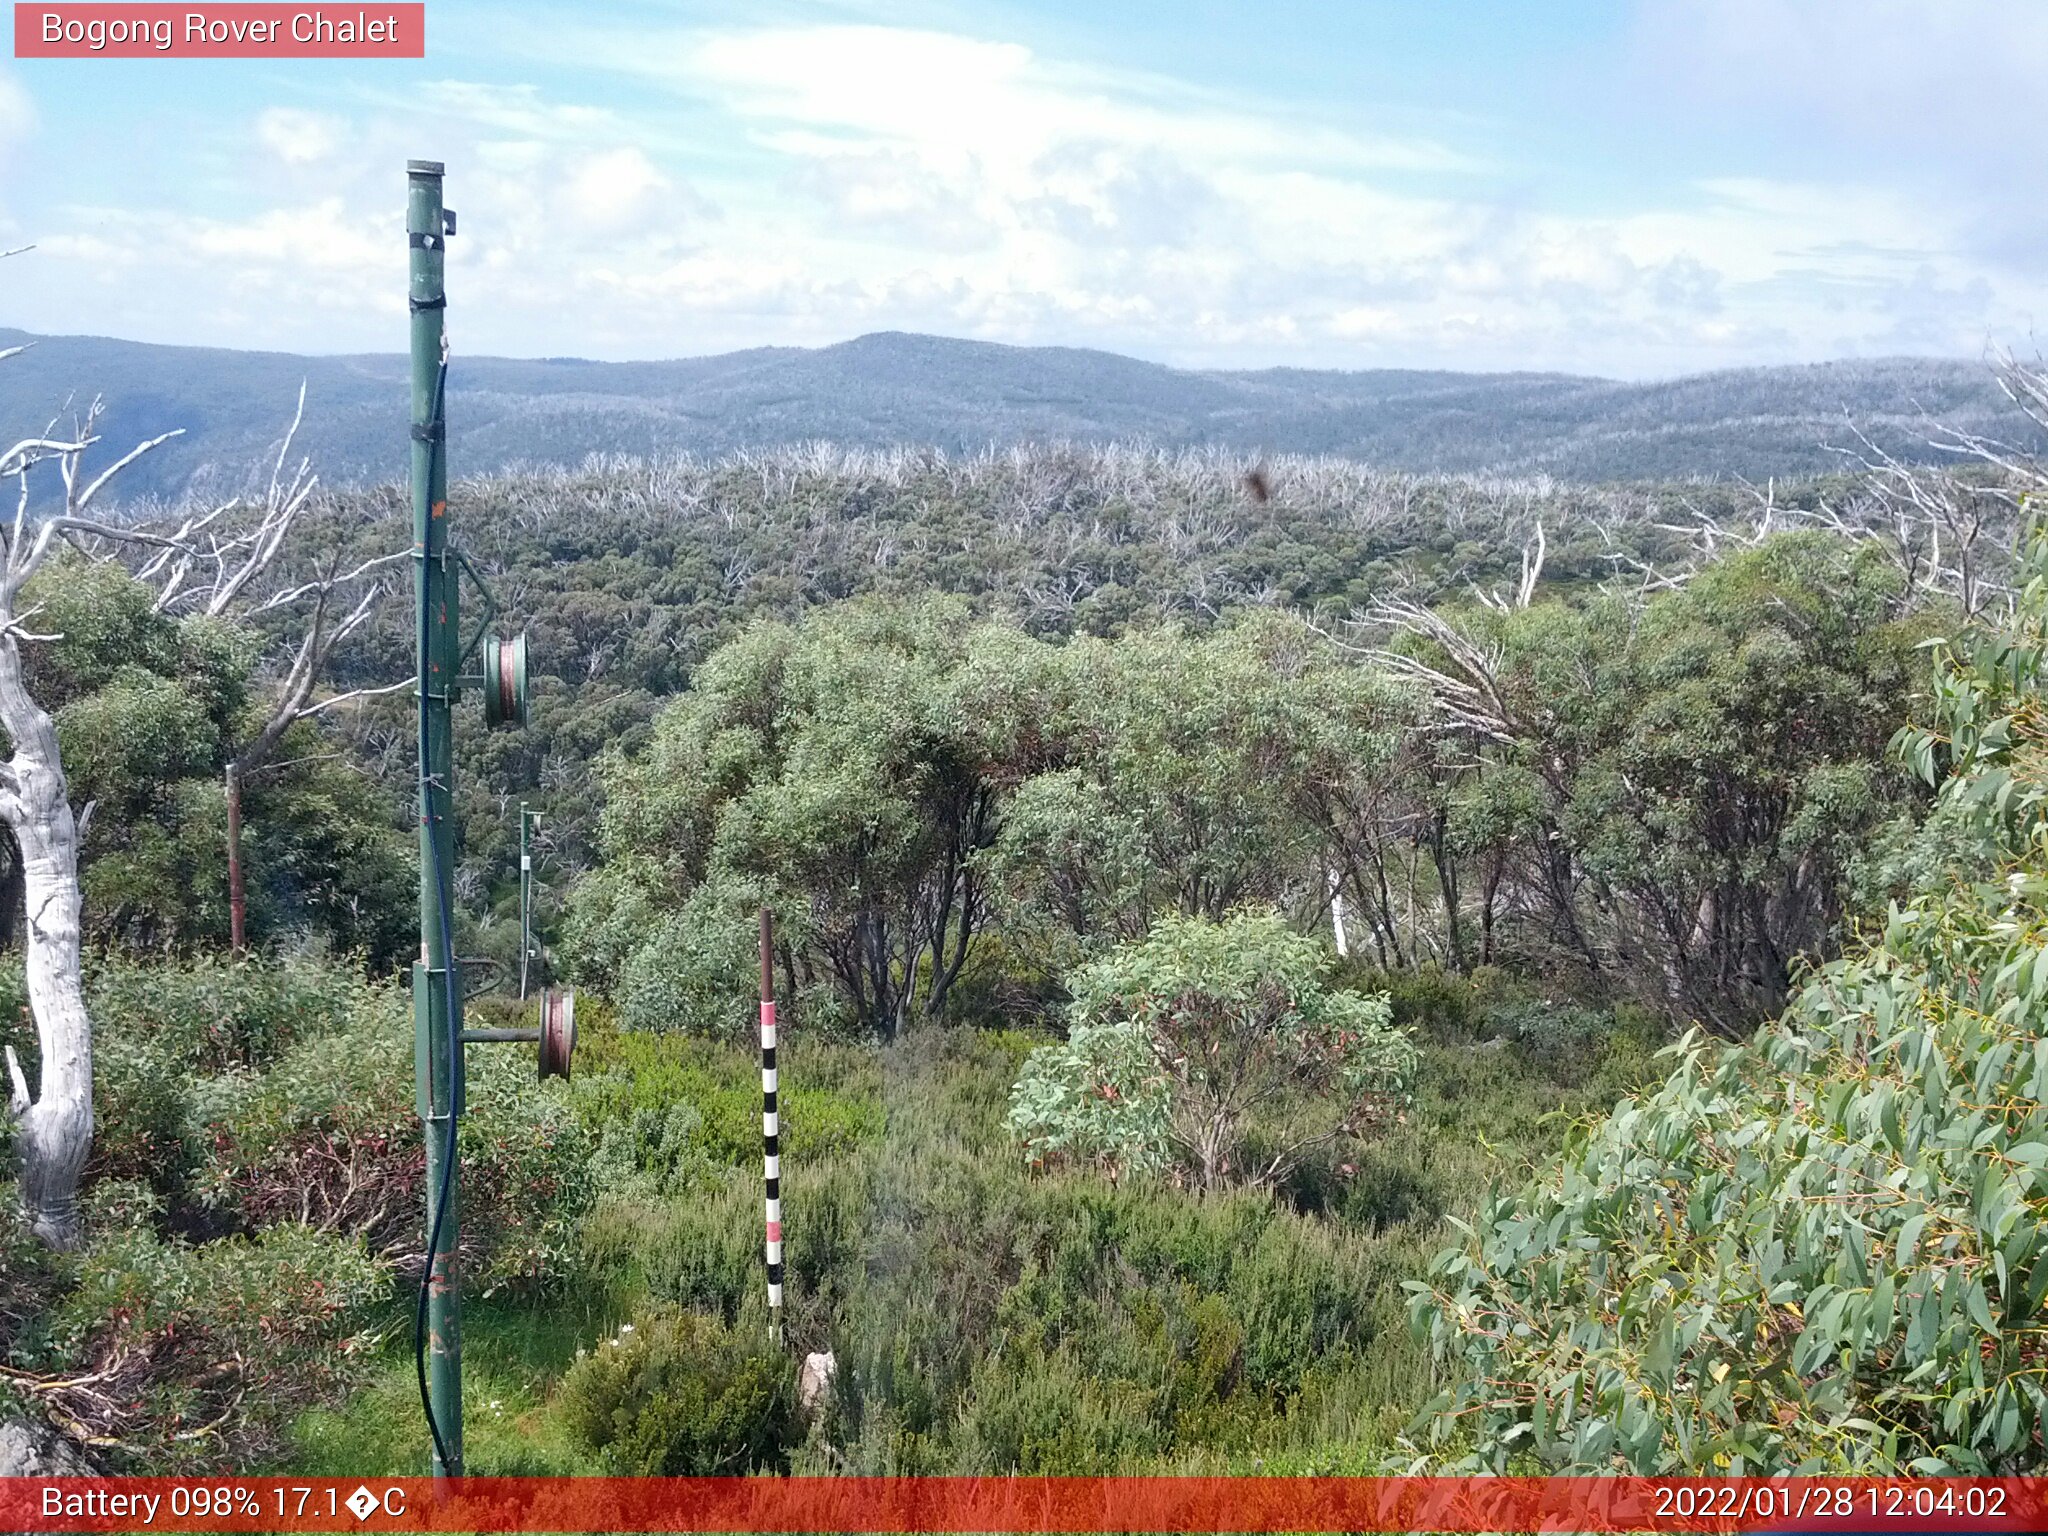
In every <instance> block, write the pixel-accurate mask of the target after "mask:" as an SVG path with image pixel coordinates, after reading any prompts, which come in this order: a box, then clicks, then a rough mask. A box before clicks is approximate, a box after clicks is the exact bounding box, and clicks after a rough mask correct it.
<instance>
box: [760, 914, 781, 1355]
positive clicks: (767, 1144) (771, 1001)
mask: <svg viewBox="0 0 2048 1536" xmlns="http://www.w3.org/2000/svg"><path fill="white" fill-rule="evenodd" d="M761 1176H762V1180H763V1187H764V1189H765V1191H766V1203H765V1206H764V1211H765V1216H766V1221H767V1238H766V1243H765V1246H764V1249H763V1251H764V1253H765V1256H766V1258H767V1261H768V1333H769V1337H770V1338H772V1339H774V1341H775V1342H776V1344H777V1345H778V1346H779V1345H780V1344H781V1343H782V1125H781V1114H780V1111H779V1110H778V1109H777V1106H776V1071H775V919H774V918H773V917H771V916H770V915H769V912H768V909H767V908H766V907H763V908H762V909H761Z"/></svg>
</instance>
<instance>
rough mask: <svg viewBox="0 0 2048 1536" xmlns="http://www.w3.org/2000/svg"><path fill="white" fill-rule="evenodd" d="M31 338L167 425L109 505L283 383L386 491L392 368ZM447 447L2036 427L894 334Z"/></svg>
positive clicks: (1580, 457) (1764, 373)
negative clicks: (1192, 363) (1212, 368)
mask: <svg viewBox="0 0 2048 1536" xmlns="http://www.w3.org/2000/svg"><path fill="white" fill-rule="evenodd" d="M30 341H33V342H34V345H33V347H32V348H31V349H30V350H29V351H27V352H24V353H22V354H21V355H20V356H19V357H17V358H15V359H14V360H13V362H12V364H11V366H10V367H9V368H8V369H5V370H0V415H4V416H5V418H6V419H10V420H21V421H28V420H35V421H43V420H47V419H48V418H49V416H50V414H51V412H52V411H53V410H55V409H56V408H57V407H58V406H60V405H61V404H62V403H63V402H64V401H66V400H71V401H73V402H75V403H76V404H78V405H80V406H82V405H83V403H84V402H85V401H86V400H89V399H91V398H92V397H93V396H94V395H96V394H97V395H104V396H105V397H106V403H107V408H108V409H107V415H106V418H105V425H106V427H107V430H108V432H109V434H110V437H111V438H119V439H137V438H143V437H148V436H153V435H154V434H156V433H158V432H165V431H170V430H172V429H173V428H179V429H183V431H184V433H185V436H184V437H183V438H182V439H180V440H178V441H176V442H173V443H170V444H167V445H166V446H165V447H164V449H163V450H162V451H161V452H159V453H157V454H155V455H152V456H151V458H150V459H149V460H148V461H146V462H144V463H142V464H139V465H137V466H136V468H135V470H134V473H133V478H132V479H131V481H130V489H131V491H140V490H152V491H156V492H158V493H161V494H164V495H167V496H175V495H176V494H179V493H181V492H183V491H185V490H186V489H189V488H198V489H201V490H203V491H208V492H218V491H221V490H223V489H241V488H243V479H244V477H245V476H246V475H247V474H248V473H249V472H250V469H251V467H252V466H253V465H254V464H256V463H257V462H258V461H259V460H260V459H261V458H262V457H263V448H264V444H265V443H267V442H269V441H271V440H272V439H273V438H274V437H275V435H276V433H277V432H278V431H279V430H280V429H281V428H282V426H283V423H284V420H285V419H286V418H287V417H288V415H289V413H290V409H291V402H292V399H293V397H294V395H295V394H296V393H297V390H298V388H299V385H300V384H301V382H304V383H305V384H306V385H307V393H308V400H309V403H310V407H311V414H310V417H309V421H308V426H307V431H306V436H305V438H304V445H305V446H306V447H308V448H310V449H311V450H312V452H313V454H314V457H315V460H316V462H317V463H318V464H319V466H320V469H321V473H322V474H323V476H324V477H325V478H326V479H327V480H328V481H329V483H333V484H348V483H356V484H375V483H378V482H382V481H386V480H390V479H393V478H396V477H397V475H398V474H399V473H400V472H401V471H402V469H403V464H404V455H403V446H404V445H403V442H402V441H401V440H399V439H396V438H394V437H393V435H392V432H391V423H392V422H393V420H394V419H395V417H394V414H393V412H394V404H393V402H395V401H397V400H399V399H401V398H402V396H403V391H404V388H405V377H406V373H405V367H406V365H405V360H404V359H403V358H401V357H395V356H393V357H381V356H365V357H296V356H288V355H285V354H281V353H257V352H232V351H226V350H220V349H201V348H191V347H159V346H146V345H142V344H139V343H134V342H124V341H115V340H109V339H105V338H99V337H82V336H46V337H41V338H32V337H29V336H27V335H25V334H23V333H20V332H13V331H7V330H4V329H0V349H4V348H7V347H12V346H16V345H21V344H24V343H28V342H30ZM449 420H450V438H449V442H450V450H451V453H452V455H453V459H454V462H455V463H457V464H459V465H462V466H464V467H465V468H467V469H469V470H470V471H472V472H476V471H488V470H495V469H503V468H509V467H513V466H518V465H556V466H567V467H572V468H573V467H576V466H579V465H581V464H582V462H583V461H584V459H585V458H586V457H588V456H589V455H591V454H593V453H597V454H632V455H637V456H641V457H647V458H666V457H674V456H676V455H679V454H684V453H696V454H708V455H714V456H715V455H719V454H723V453H728V452H733V451H737V450H759V449H771V448H776V447H783V446H788V445H793V444H799V443H810V442H819V441H824V442H833V443H837V444H840V445H842V446H844V447H848V448H887V449H893V448H896V447H899V446H902V445H906V444H909V445H928V446H931V447H935V448H940V449H943V450H945V451H947V452H949V453H956V454H957V453H973V452H975V451H978V450H980V449H982V448H986V447H990V446H995V447H1008V446H1012V445H1017V444H1023V443H1046V442H1059V441H1067V442H1075V443H1088V444H1102V443H1108V442H1147V443H1153V444H1157V445H1160V446H1162V447H1167V448H1182V447H1206V448H1216V449H1221V450H1226V451H1229V452H1232V453H1236V454H1239V455H1245V456H1250V457H1256V456H1258V455H1262V454H1335V455H1341V456H1343V457H1346V458H1351V459H1356V460H1358V461H1360V462H1362V463H1366V464H1370V465H1373V466H1375V467H1377V468H1380V469H1385V470H1403V471H1407V472H1410V473H1422V474H1427V473H1436V472H1464V473H1479V474H1507V475H1529V474H1547V475H1552V476H1555V477H1557V478H1559V479H1564V480H1574V481H1581V482H1587V483H1602V482H1608V481H1619V480H1633V481H1652V480H1677V479H1686V478H1693V477H1698V478H1704V479H1714V480H1729V479H1733V478H1736V477H1742V478H1747V479H1752V480H1757V481H1762V480H1765V479H1768V478H1770V477H1772V476H1780V477H1784V476H1796V475H1810V474H1822V473H1827V472H1829V471H1831V470H1833V469H1835V468H1837V467H1838V466H1839V463H1840V456H1839V454H1838V453H1836V452H1831V451H1830V448H1832V449H1836V450H1853V449H1856V448H1857V447H1858V446H1859V445H1858V443H1857V439H1856V435H1855V432H1854V431H1852V429H1851V423H1852V422H1853V423H1854V424H1855V427H1856V428H1857V429H1860V430H1861V431H1863V432H1865V433H1867V434H1868V435H1869V437H1870V438H1871V439H1872V441H1873V442H1875V443H1876V444H1878V445H1879V446H1881V447H1882V448H1884V449H1885V450H1886V451H1887V452H1891V453H1895V454H1899V455H1902V456H1905V457H1908V458H1927V457H1929V449H1928V444H1927V437H1928V424H1929V423H1930V422H1931V421H1940V422H1942V423H1944V424H1946V425H1947V426H1949V427H1952V428H1955V429H1959V430H1964V431H1969V432H1975V433H1978V434H1982V435H1987V436H1993V437H2005V438H2010V439H2016V440H2021V441H2030V440H2032V439H2033V433H2034V431H2035V429H2034V428H2033V426H2032V424H2031V423H2030V422H2029V421H2028V420H2027V418H2026V417H2025V416H2024V415H2022V414H2021V413H2020V412H2018V411H2017V410H2015V409H2014V408H2013V406H2012V404H2011V402H2010V401H2009V400H2007V399H2006V398H2005V397H2004V396H2003V395H2002V394H2001V393H2000V391H1999V390H1998V388H1997V385H1996V383H1995V381H1994V379H1993V377H1992V374H1991V371H1990V370H1989V369H1988V368H1986V367H1985V366H1984V365H1983V364H1982V363H1981V362H1976V361H1969V360H1949V359H1936V358H1874V359H1868V360H1852V361H1842V362H1834V363H1824V364H1816V365H1809V366H1800V367H1780V368H1748V369H1734V370H1729V371H1725V372H1718V373H1708V374H1699V375H1694V376H1691V377H1687V378H1679V379H1673V380H1667V381H1661V382H1648V383H1632V382H1621V381H1617V380H1612V379H1598V378H1582V377H1575V376H1571V375H1566V374H1555V373H1504V374H1459V373H1444V372H1430V371H1423V370H1403V369H1380V370H1373V371H1364V372H1342V371H1335V370H1330V371H1309V370H1302V369H1285V368H1282V369H1267V370H1263V371H1252V372H1231V373H1220V372H1190V371H1186V370H1181V369H1174V368H1167V367H1163V366H1160V365H1158V364H1155V363H1148V362H1141V361H1139V360H1137V359H1134V358H1128V357H1119V356H1117V355H1115V354H1114V353H1108V352H1090V351H1082V350H1078V349H1074V348H1061V347H1010V346H1000V345H997V344H995V343H991V342H976V341H964V340H956V339H951V338H946V337H939V336H916V335H906V334H902V333H889V334H883V335H874V336H863V337H860V338H858V339H856V340H853V341H848V342H843V343H841V344H839V345H837V346H830V347H822V348H818V349H815V350H806V349H801V348H791V347H782V348H761V349H757V350H753V351H747V352H734V353H728V354H725V355H722V356H715V357H702V358H688V359H682V360H677V361H673V362H650V363H600V362H591V361H588V360H584V359H578V358H542V359H537V360H519V359H511V358H491V357H466V356H464V355H462V354H461V353H459V352H458V353H457V355H456V357H455V360H454V366H453V367H452V369H451V372H450V375H449Z"/></svg>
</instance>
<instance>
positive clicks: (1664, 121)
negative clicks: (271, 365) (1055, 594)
mask: <svg viewBox="0 0 2048 1536" xmlns="http://www.w3.org/2000/svg"><path fill="white" fill-rule="evenodd" d="M372 8H373V9H374V7H372ZM427 37H428V43H427V57H426V58H425V59H424V60H418V61H389V60H379V61H344V60H306V61H289V62H287V61H267V60H266V61H239V60H196V59H177V58H173V59H147V60H70V59H63V60H46V59H30V60H16V59H12V58H0V248H5V247H8V246H15V245H22V244H27V243H30V242H33V243H34V245H35V249H34V250H33V251H30V252H28V253H26V254H24V255H20V256H16V257H14V258H12V259H10V260H7V261H6V262H4V263H0V325H5V326H16V327H20V328H22V329H26V330H31V331H38V332H45V333H77V332H89V333H94V334H102V335H115V336H123V337H129V338H132V339H137V340H145V341H158V342H174V343H181V344H196V345H206V346H223V347H256V348H266V349H279V350H288V351H303V352H357V351H382V352H389V351H396V350H400V349H401V348H402V346H403V344H404V335H405V327H404V294H405V280H404V266H405V241H404V234H403V214H404V165H405V161H406V160H407V159H408V158H413V157H418V158H427V159H439V160H443V161H445V162H446V163H447V166H448V181H447V198H448V202H449V205H450V206H452V207H454V208H456V209H457V210H458V211H459V212H460V214H461V225H460V232H459V234H458V236H457V238H456V240H455V241H454V242H453V243H452V244H451V247H450V277H449V283H450V314H449V326H450V333H451V337H452V339H453V342H454V344H455V345H456V346H457V347H458V348H466V349H468V350H470V351H472V352H477V353H484V352H488V353H496V354H501V355H511V356H580V357H595V358H610V359H626V358H658V357H678V356H691V355H698V354H703V353H712V352H724V351H731V350H734V349H738V348H743V347H755V346H770V345H797V346H816V345H823V344H829V343H831V342H836V341H842V340H846V339H848V338H850V337H853V336H858V335H861V334H863V333H866V332H871V331H880V330H913V331H926V332H935V333H939V334H944V335H952V336H966V337H976V338H982V339H987V340H993V341H1003V342H1013V343H1020V344H1028V345H1058V346H1076V347H1097V348H1104V349H1107V350H1111V351H1116V352H1123V353H1127V354H1130V355H1133V356H1138V357H1143V358H1148V359H1152V360H1155V361H1159V362H1165V363H1170V364H1175V365H1179V366H1186V367H1204V368H1261V367H1274V366H1289V367H1315V368H1384V367H1415V368H1453V369H1484V370H1496V369H1533V370H1564V371H1570V372H1579V373H1598V374H1605V375H1609V376H1614V377H1627V378H1653V377H1666V376H1671V375H1676V374H1682V373H1693V372H1699V371H1703V370H1709V369H1714V368H1723V367H1734V366H1742V365H1749V364H1757V363H1783V362H1808V361H1817V360H1822V359H1827V358H1834V357H1844V356H1880V355H1890V354H1901V353H1909V354H1920V355H1943V356H1962V357H1975V356H1980V355H1982V354H1983V353H1984V352H1985V350H1986V349H1987V348H1988V347H1999V346H2003V347H2011V348H2014V349H2015V350H2019V351H2022V352H2031V351H2033V350H2034V349H2035V346H2034V335H2035V329H2036V327H2037V325H2042V324H2048V114H2044V113H2043V112H2042V111H2041V110H2040V105H2039V103H2040V82H2041V81H2042V80H2044V79H2048V3H2039V0H1653V3H1641V4H1635V3H1622V0H1611V3H1594V0H1540V3H1537V0H1256V3H1253V0H1115V3H1114V4H1103V3H1101V0H1088V3H1083V0H1001V3H998V0H967V3H959V4H939V3H936V0H749V3H743V4H741V3H735V4H724V3H688V0H673V3H661V0H582V3H577V4H573V5H572V4H558V5H539V4H531V3H525V4H522V3H517V0H514V3H502V0H500V3H489V4H486V3H478V0H429V3H428V8H427Z"/></svg>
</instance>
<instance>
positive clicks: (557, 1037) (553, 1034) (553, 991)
mask: <svg viewBox="0 0 2048 1536" xmlns="http://www.w3.org/2000/svg"><path fill="white" fill-rule="evenodd" d="M575 1050H576V994H575V992H574V991H572V990H571V989H569V988H568V987H561V988H555V987H546V988H543V989H542V991H541V994H540V1075H541V1078H542V1080H543V1081H545V1080H546V1079H548V1078H550V1077H564V1078H565V1077H567V1076H568V1075H569V1058H570V1056H571V1055H573V1054H574V1053H575Z"/></svg>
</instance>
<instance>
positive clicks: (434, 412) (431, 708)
mask: <svg viewBox="0 0 2048 1536" xmlns="http://www.w3.org/2000/svg"><path fill="white" fill-rule="evenodd" d="M441 175H442V167H441V165H440V164H439V163H437V162H435V161H431V160H413V161H409V162H407V164H406V181H407V196H406V210H405V228H406V234H407V239H408V243H409V245H410V247H411V278H412V281H411V299H412V302H411V306H410V307H411V311H412V528H413V570H414V583H413V588H414V596H415V598H416V600H417V603H418V608H417V611H416V617H417V619H418V632H419V697H420V962H419V964H417V965H416V966H414V968H413V983H412V985H413V1020H414V1026H415V1027H414V1041H413V1045H414V1065H415V1071H416V1078H417V1084H418V1089H419V1113H420V1118H421V1120H422V1121H423V1122H424V1126H425V1133H426V1144H427V1148H426V1150H427V1230H428V1240H429V1246H430V1247H431V1249H432V1252H431V1253H429V1255H428V1259H427V1262H428V1272H427V1297H426V1323H427V1361H426V1387H427V1404H428V1411H429V1412H430V1413H431V1414H432V1416H433V1424H434V1427H435V1428H436V1429H438V1431H439V1433H438V1435H437V1436H436V1437H435V1448H434V1460H433V1466H434V1475H435V1476H436V1477H459V1476H461V1475H462V1313H461V1299H460V1295H459V1293H458V1290H457V1285H458V1276H457V1273H456V1247H457V1242H458V1239H459V1237H460V1233H461V1217H462V1202H461V1190H460V1187H459V1174H460V1171H461V1170H460V1165H459V1160H458V1159H457V1158H456V1157H455V1156H454V1148H455V1138H454V1134H453V1132H454V1127H455V1124H456V1120H457V1117H459V1116H460V1115H461V1113H462V1077H463V1072H462V1042H461V1031H462V993H461V979H460V976H459V975H458V974H456V973H455V972H454V971H453V970H452V969H451V967H453V965H454V957H453V956H452V955H451V954H450V952H449V951H450V948H451V945H450V942H449V935H450V932H451V930H452V928H453V925H454V888H453V880H454V863H455V844H454V824H453V816H452V812H453V801H454V796H453V793H452V790H453V779H454V755H453V738H452V732H451V714H450V705H451V704H452V703H453V701H454V698H455V694H456V691H457V685H456V677H455V674H456V669H457V667H458V665H459V662H460V650H461V640H460V638H459V636H460V633H461V630H460V619H459V614H458V608H457V601H456V573H455V568H454V565H453V563H452V561H451V560H450V558H449V552H448V462H447V442H446V435H447V434H446V423H445V419H444V416H443V410H442V408H443V404H444V401H445V390H444V388H443V379H444V375H443V369H444V366H445V356H444V351H443V348H444V341H445V336H444V331H443V327H442V319H443V315H444V305H445V304H446V300H447V293H446V289H445V288H444V286H443V273H444V256H445V240H446V235H447V219H446V216H445V213H444V210H443V208H442V204H441Z"/></svg>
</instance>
